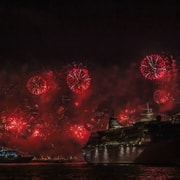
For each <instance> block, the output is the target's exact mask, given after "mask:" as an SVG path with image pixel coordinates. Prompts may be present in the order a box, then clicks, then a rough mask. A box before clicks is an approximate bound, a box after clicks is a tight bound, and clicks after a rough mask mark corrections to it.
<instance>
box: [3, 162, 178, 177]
mask: <svg viewBox="0 0 180 180" xmlns="http://www.w3.org/2000/svg"><path fill="white" fill-rule="evenodd" d="M0 179H3V180H6V179H7V180H8V179H13V180H21V179H22V180H44V179H45V180H48V179H50V180H59V179H73V180H76V179H77V180H101V179H107V180H111V179H112V180H113V179H115V180H116V179H117V180H119V179H120V180H121V179H122V180H123V179H128V180H129V179H130V180H136V179H137V180H176V179H180V168H179V167H172V166H170V167H167V166H165V167H162V166H159V167H155V166H142V165H128V164H124V165H123V164H111V165H110V164H104V165H89V164H86V163H84V162H79V163H65V164H60V163H59V164H58V163H27V164H26V163H22V164H0Z"/></svg>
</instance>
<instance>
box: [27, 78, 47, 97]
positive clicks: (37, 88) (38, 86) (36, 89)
mask: <svg viewBox="0 0 180 180" xmlns="http://www.w3.org/2000/svg"><path fill="white" fill-rule="evenodd" d="M27 88H28V90H29V92H30V93H32V94H35V95H41V94H43V93H45V92H46V91H47V83H46V81H45V79H43V77H41V76H33V77H31V78H30V79H29V80H28V82H27Z"/></svg>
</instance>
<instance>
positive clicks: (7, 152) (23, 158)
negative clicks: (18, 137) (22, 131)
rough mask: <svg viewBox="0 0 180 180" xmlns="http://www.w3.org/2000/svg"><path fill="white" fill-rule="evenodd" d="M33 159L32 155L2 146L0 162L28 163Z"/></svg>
mask: <svg viewBox="0 0 180 180" xmlns="http://www.w3.org/2000/svg"><path fill="white" fill-rule="evenodd" d="M32 159H33V156H32V155H28V154H25V153H22V152H20V151H18V150H14V149H10V148H4V147H1V148H0V163H27V162H31V161H32Z"/></svg>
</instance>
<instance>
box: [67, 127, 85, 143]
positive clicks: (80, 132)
mask: <svg viewBox="0 0 180 180" xmlns="http://www.w3.org/2000/svg"><path fill="white" fill-rule="evenodd" d="M70 131H71V133H72V135H73V136H74V137H75V138H76V139H77V140H79V141H83V140H86V139H87V138H88V136H89V132H88V131H87V130H86V128H85V127H84V126H82V125H74V126H71V127H70Z"/></svg>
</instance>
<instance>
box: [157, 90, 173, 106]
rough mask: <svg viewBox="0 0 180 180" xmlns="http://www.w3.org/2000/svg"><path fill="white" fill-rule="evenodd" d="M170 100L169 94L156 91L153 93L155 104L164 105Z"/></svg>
mask: <svg viewBox="0 0 180 180" xmlns="http://www.w3.org/2000/svg"><path fill="white" fill-rule="evenodd" d="M169 99H170V93H168V92H166V91H164V90H156V91H155V92H154V101H155V102H156V103H157V104H164V103H166V102H167V101H168V100H169Z"/></svg>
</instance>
